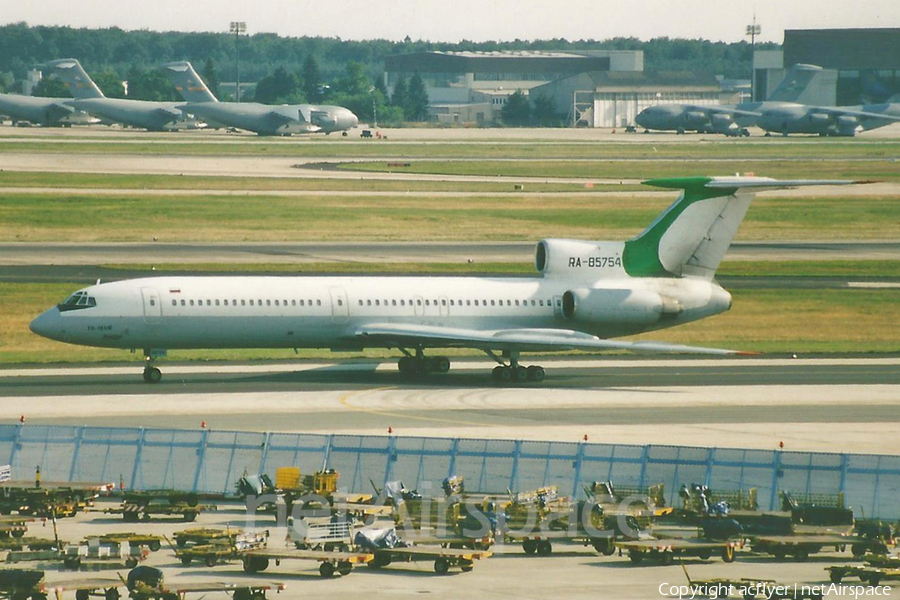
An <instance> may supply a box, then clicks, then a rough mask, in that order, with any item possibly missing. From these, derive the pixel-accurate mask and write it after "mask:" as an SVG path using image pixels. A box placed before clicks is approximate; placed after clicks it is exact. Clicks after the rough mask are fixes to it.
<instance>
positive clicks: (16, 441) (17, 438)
mask: <svg viewBox="0 0 900 600" xmlns="http://www.w3.org/2000/svg"><path fill="white" fill-rule="evenodd" d="M15 427H16V434H15V435H14V436H13V444H12V452H10V453H9V464H10V466H11V467H12V468H13V469H14V470H15V471H18V467H17V466H16V457H17V455H18V454H19V447H20V446H21V445H22V429H24V428H25V424H24V423H18V424H16V426H15ZM13 478H15V476H14V477H13ZM19 478H20V479H21V478H22V474H21V473H19Z"/></svg>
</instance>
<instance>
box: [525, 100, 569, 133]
mask: <svg viewBox="0 0 900 600" xmlns="http://www.w3.org/2000/svg"><path fill="white" fill-rule="evenodd" d="M531 120H532V122H533V123H534V124H535V125H537V126H539V127H559V126H560V125H561V124H562V117H561V116H560V115H558V114H556V112H555V111H554V110H553V100H551V99H550V98H549V97H548V96H547V95H546V94H537V95H536V96H535V97H534V98H532V100H531Z"/></svg>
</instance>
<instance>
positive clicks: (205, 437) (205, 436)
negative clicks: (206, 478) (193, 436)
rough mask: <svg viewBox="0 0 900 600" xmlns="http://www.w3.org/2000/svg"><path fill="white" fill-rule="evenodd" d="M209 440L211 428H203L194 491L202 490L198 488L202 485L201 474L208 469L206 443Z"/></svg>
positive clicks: (198, 449) (198, 450)
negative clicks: (205, 462)
mask: <svg viewBox="0 0 900 600" xmlns="http://www.w3.org/2000/svg"><path fill="white" fill-rule="evenodd" d="M208 441H209V429H204V430H203V437H201V438H200V447H199V448H197V470H196V471H194V489H193V491H195V492H198V491H200V490H199V489H198V488H199V486H200V476H201V475H202V474H203V473H204V471H205V469H206V465H205V464H204V461H205V459H206V444H207V443H208Z"/></svg>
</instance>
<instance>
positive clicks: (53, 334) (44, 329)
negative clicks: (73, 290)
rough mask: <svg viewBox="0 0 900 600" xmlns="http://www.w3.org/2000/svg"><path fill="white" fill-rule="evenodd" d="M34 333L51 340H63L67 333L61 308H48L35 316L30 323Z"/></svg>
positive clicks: (29, 326)
mask: <svg viewBox="0 0 900 600" xmlns="http://www.w3.org/2000/svg"><path fill="white" fill-rule="evenodd" d="M28 328H29V329H31V331H32V332H33V333H36V334H37V335H39V336H41V337H45V338H48V339H51V340H61V339H62V336H63V334H64V333H65V332H64V331H63V328H62V319H61V318H60V316H59V309H58V308H56V307H53V308H51V309H50V310H46V311H44V312H42V313H41V314H39V315H38V316H37V317H35V318H34V320H33V321H31V323H30V324H29V325H28Z"/></svg>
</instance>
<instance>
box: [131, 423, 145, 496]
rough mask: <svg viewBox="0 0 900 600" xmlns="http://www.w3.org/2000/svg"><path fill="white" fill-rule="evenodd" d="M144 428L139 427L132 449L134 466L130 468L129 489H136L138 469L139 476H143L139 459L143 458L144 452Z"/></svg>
mask: <svg viewBox="0 0 900 600" xmlns="http://www.w3.org/2000/svg"><path fill="white" fill-rule="evenodd" d="M145 432H146V430H145V429H144V428H143V427H141V428H140V430H139V433H138V439H137V449H136V450H135V451H134V468H133V469H132V470H131V483H129V484H128V488H129V489H132V490H134V489H137V478H138V471H140V473H141V478H143V474H144V471H143V466H142V465H141V461H142V460H143V454H144V433H145Z"/></svg>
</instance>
